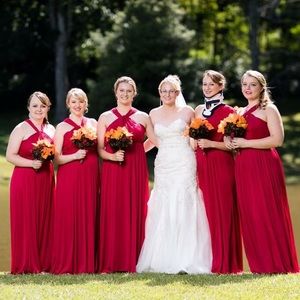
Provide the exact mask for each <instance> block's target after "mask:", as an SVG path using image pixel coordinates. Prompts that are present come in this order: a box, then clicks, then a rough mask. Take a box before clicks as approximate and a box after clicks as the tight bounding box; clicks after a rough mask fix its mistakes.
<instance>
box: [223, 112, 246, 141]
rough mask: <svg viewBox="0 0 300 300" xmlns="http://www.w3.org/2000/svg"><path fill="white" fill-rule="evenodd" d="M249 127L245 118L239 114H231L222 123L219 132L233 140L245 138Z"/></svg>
mask: <svg viewBox="0 0 300 300" xmlns="http://www.w3.org/2000/svg"><path fill="white" fill-rule="evenodd" d="M247 126H248V124H247V121H246V119H245V118H244V117H243V116H241V115H239V114H237V113H231V114H229V115H228V117H226V118H225V119H223V120H222V121H221V122H220V124H219V126H218V132H220V133H223V134H224V135H225V136H230V137H231V138H234V137H243V136H244V135H245V132H246V128H247Z"/></svg>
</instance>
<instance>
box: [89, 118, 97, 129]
mask: <svg viewBox="0 0 300 300" xmlns="http://www.w3.org/2000/svg"><path fill="white" fill-rule="evenodd" d="M87 123H88V124H91V125H92V126H93V127H96V126H97V121H96V120H95V119H94V118H87Z"/></svg>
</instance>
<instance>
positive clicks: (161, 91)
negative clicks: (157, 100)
mask: <svg viewBox="0 0 300 300" xmlns="http://www.w3.org/2000/svg"><path fill="white" fill-rule="evenodd" d="M160 93H161V94H163V95H168V94H170V95H174V94H175V93H176V91H175V90H169V91H167V90H160Z"/></svg>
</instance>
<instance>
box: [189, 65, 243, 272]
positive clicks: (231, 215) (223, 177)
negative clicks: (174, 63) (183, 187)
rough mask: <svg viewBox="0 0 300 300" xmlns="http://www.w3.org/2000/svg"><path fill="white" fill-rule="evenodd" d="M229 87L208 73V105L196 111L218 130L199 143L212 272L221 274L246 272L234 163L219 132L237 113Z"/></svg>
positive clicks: (204, 82) (205, 85)
mask: <svg viewBox="0 0 300 300" xmlns="http://www.w3.org/2000/svg"><path fill="white" fill-rule="evenodd" d="M225 84H226V79H225V77H224V76H223V75H222V74H221V73H219V72H216V71H214V70H207V71H205V72H204V76H203V80H202V92H203V94H204V97H205V100H204V105H199V106H198V107H197V108H196V110H195V114H196V117H197V118H202V119H207V120H208V121H209V122H210V123H211V124H212V125H213V127H214V129H213V131H212V135H211V137H210V138H209V139H200V140H198V143H197V144H198V148H197V151H196V157H197V173H198V181H199V185H200V188H201V190H202V192H203V197H204V202H205V207H206V212H207V217H208V221H209V226H210V234H211V240H212V252H213V263H212V272H214V273H219V274H226V273H239V272H241V271H242V270H243V261H242V245H241V236H240V227H239V217H238V210H237V199H236V190H235V179H234V159H233V156H232V154H231V153H230V152H229V151H228V149H227V148H226V146H225V144H224V142H223V135H222V134H221V133H218V132H217V129H218V124H219V123H220V121H221V120H222V119H224V118H226V117H227V116H228V115H229V114H230V113H232V112H233V111H234V109H233V108H232V107H230V106H228V105H225V104H224V102H223V90H224V88H225ZM204 151H205V152H204Z"/></svg>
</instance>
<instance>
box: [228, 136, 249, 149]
mask: <svg viewBox="0 0 300 300" xmlns="http://www.w3.org/2000/svg"><path fill="white" fill-rule="evenodd" d="M231 144H232V147H233V149H237V148H247V140H246V139H244V138H233V139H232V142H231Z"/></svg>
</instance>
